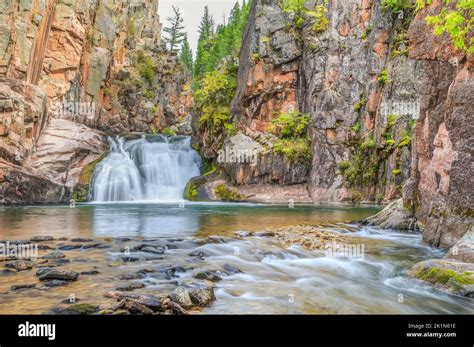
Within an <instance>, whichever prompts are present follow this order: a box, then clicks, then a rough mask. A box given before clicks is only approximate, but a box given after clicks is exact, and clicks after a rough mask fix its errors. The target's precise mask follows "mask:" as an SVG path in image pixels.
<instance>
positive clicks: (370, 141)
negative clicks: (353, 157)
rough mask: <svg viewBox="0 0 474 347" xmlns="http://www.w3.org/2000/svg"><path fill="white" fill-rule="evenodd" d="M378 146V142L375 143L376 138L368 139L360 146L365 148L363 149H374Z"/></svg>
mask: <svg viewBox="0 0 474 347" xmlns="http://www.w3.org/2000/svg"><path fill="white" fill-rule="evenodd" d="M376 147H377V144H376V143H375V140H374V139H367V140H365V141H364V142H363V143H362V144H361V145H360V148H361V149H363V150H364V149H374V148H376Z"/></svg>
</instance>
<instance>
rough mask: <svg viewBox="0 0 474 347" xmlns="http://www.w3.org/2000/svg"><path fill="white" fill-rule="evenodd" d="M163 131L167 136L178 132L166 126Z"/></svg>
mask: <svg viewBox="0 0 474 347" xmlns="http://www.w3.org/2000/svg"><path fill="white" fill-rule="evenodd" d="M161 133H162V134H163V135H165V136H176V132H175V131H174V130H173V129H171V128H165V129H163V131H162V132H161Z"/></svg>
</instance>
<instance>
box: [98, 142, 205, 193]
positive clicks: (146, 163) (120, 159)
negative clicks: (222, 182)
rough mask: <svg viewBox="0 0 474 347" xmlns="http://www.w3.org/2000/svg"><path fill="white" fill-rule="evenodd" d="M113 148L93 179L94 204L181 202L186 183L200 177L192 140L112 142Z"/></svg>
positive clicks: (199, 161)
mask: <svg viewBox="0 0 474 347" xmlns="http://www.w3.org/2000/svg"><path fill="white" fill-rule="evenodd" d="M109 144H110V154H109V155H108V156H107V157H106V158H105V159H104V160H103V161H102V162H101V163H100V164H99V165H97V167H96V169H95V171H94V175H93V177H92V183H91V191H90V200H91V201H94V202H118V201H161V202H165V201H167V202H170V201H178V200H180V199H182V198H183V194H184V189H185V187H186V183H188V181H189V180H190V179H191V178H193V177H195V176H199V175H200V170H199V168H200V165H201V159H200V157H199V155H198V154H197V152H196V151H194V150H193V149H192V148H191V138H190V137H180V136H179V137H165V136H162V135H157V136H153V137H147V138H142V139H139V140H133V141H125V140H124V139H122V138H116V139H112V138H109Z"/></svg>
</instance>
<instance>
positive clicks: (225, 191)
mask: <svg viewBox="0 0 474 347" xmlns="http://www.w3.org/2000/svg"><path fill="white" fill-rule="evenodd" d="M214 194H216V196H217V197H218V198H219V199H221V200H222V201H227V202H239V201H243V200H244V199H245V197H244V196H242V195H241V194H240V193H238V192H236V191H235V190H233V189H230V188H227V186H226V185H225V184H221V185H219V186H218V187H217V188H216V189H215V190H214Z"/></svg>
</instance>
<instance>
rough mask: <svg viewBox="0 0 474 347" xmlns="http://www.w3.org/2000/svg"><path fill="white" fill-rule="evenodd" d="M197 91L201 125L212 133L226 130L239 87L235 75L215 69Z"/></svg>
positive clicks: (202, 128) (201, 127)
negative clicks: (233, 99)
mask: <svg viewBox="0 0 474 347" xmlns="http://www.w3.org/2000/svg"><path fill="white" fill-rule="evenodd" d="M200 84H201V88H200V89H199V90H198V91H197V92H196V106H197V109H198V110H199V111H200V115H201V116H200V118H199V127H200V129H201V130H202V131H203V130H205V129H208V130H209V131H210V133H211V135H215V134H220V133H223V132H224V131H225V129H226V128H225V126H226V125H227V124H228V123H229V121H230V104H231V102H232V98H233V96H234V93H235V89H236V87H237V81H236V78H235V76H232V75H229V73H228V72H227V70H222V71H213V72H210V73H208V74H206V76H205V77H204V78H203V79H202V81H201V83H200Z"/></svg>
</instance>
